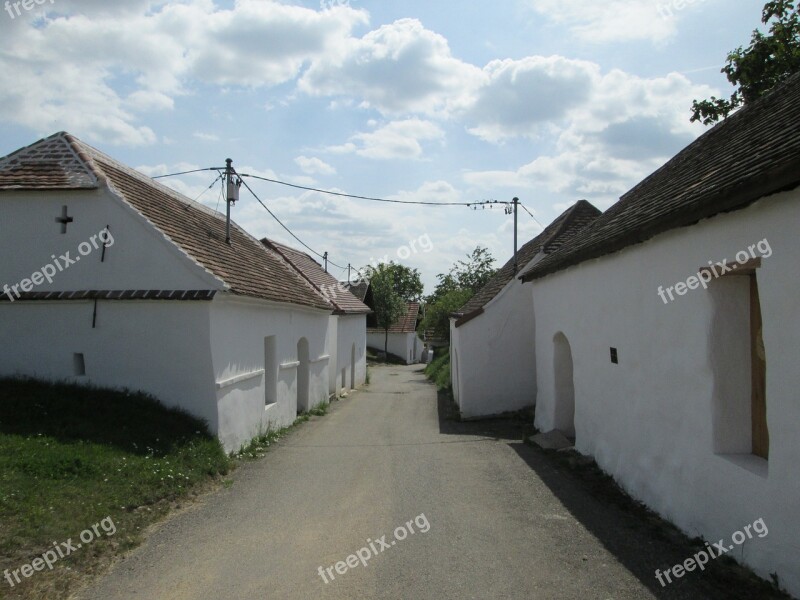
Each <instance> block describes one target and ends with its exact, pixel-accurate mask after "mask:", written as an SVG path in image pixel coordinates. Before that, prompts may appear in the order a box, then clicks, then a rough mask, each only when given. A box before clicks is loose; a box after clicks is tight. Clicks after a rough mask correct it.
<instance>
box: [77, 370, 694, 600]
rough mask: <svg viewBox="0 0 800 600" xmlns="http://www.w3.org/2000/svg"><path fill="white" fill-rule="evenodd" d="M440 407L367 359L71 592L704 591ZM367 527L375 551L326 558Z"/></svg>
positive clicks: (623, 528) (509, 446)
mask: <svg viewBox="0 0 800 600" xmlns="http://www.w3.org/2000/svg"><path fill="white" fill-rule="evenodd" d="M439 413H440V409H439V406H438V403H437V396H436V391H435V389H434V388H433V387H432V386H431V385H429V384H428V383H427V382H425V380H424V376H423V375H422V373H421V369H420V367H384V368H374V369H373V370H372V385H371V386H370V387H369V388H368V389H367V390H365V391H362V392H359V393H356V394H354V395H353V396H351V397H350V398H348V399H346V400H344V401H343V402H340V403H337V404H335V405H334V407H333V408H332V410H331V413H330V414H329V415H328V416H326V417H324V418H322V419H319V420H314V421H312V422H310V423H308V424H306V425H305V426H303V427H302V428H301V429H300V430H298V431H297V432H296V433H294V434H292V435H291V436H290V437H288V438H287V439H286V440H284V441H283V442H282V443H281V444H280V445H279V447H277V448H276V449H275V450H273V451H272V452H270V453H269V454H268V455H267V456H266V457H265V458H264V459H263V460H261V461H258V462H256V463H252V464H249V465H246V466H244V467H243V468H241V469H240V470H239V471H237V472H236V473H235V475H234V480H235V483H234V485H233V486H232V487H231V488H230V489H226V490H222V491H219V492H217V493H215V494H211V495H209V496H207V497H205V499H204V500H203V501H202V502H201V503H199V504H197V505H196V506H193V507H192V508H190V509H187V510H186V511H184V512H182V513H180V514H178V515H176V516H174V517H173V518H171V519H170V520H168V521H167V522H166V523H165V524H163V525H162V526H161V527H159V529H158V530H157V531H156V532H155V533H154V534H153V535H152V537H151V538H150V539H149V540H148V542H147V543H146V544H145V545H144V546H142V547H141V548H139V549H138V550H137V551H135V552H134V553H133V554H132V555H130V556H129V557H127V558H126V559H125V560H123V561H122V562H120V563H119V564H117V565H116V567H115V568H114V569H113V570H112V571H111V572H110V573H109V574H108V575H107V576H106V577H105V578H103V579H102V580H100V581H99V582H98V583H97V584H96V585H95V586H94V587H93V588H91V589H89V590H87V591H86V592H85V593H84V594H83V595H81V596H80V597H81V598H84V599H96V600H115V599H120V600H122V599H125V600H129V599H138V598H141V599H147V600H153V599H174V600H177V599H193V600H194V599H206V598H213V599H231V600H233V599H241V600H244V599H248V600H249V599H252V598H291V599H295V598H296V599H306V598H330V599H355V598H359V599H361V598H397V599H412V600H417V599H428V598H430V599H436V600H443V599H449V598H452V599H459V600H460V599H463V598H487V599H501V598H513V599H523V598H526V599H530V598H541V599H543V600H544V599H546V600H553V599H560V598H564V599H567V598H569V599H575V598H598V599H606V598H621V599H625V598H630V599H633V598H636V599H641V598H654V597H659V598H703V597H706V596H703V595H702V594H699V593H697V592H695V591H694V590H693V588H691V587H690V585H692V584H686V583H685V581H681V582H679V583H678V584H676V585H674V586H670V587H669V588H665V589H664V590H662V589H660V588H658V589H657V587H658V584H657V582H656V581H655V579H654V578H653V570H654V568H651V567H652V565H653V564H656V565H662V566H663V565H671V564H674V563H675V562H678V561H679V560H683V559H684V558H686V557H685V556H677V557H675V556H674V554H675V552H674V550H672V551H671V550H670V549H669V548H668V547H666V546H662V543H661V542H657V541H655V540H654V539H651V538H650V537H648V534H646V533H645V531H644V529H643V528H641V527H640V526H638V525H637V524H636V523H633V522H628V520H627V517H626V516H625V514H624V513H622V512H621V511H619V510H617V509H614V508H609V507H606V506H605V505H604V504H602V503H600V502H599V501H597V500H595V499H594V498H592V497H591V496H590V495H588V494H587V492H586V491H585V489H584V487H582V486H581V485H580V483H579V482H577V481H575V480H574V479H573V478H572V477H570V476H568V475H566V474H564V473H562V472H560V471H559V470H558V469H557V468H556V467H554V466H553V465H552V464H551V463H549V462H548V461H547V460H546V459H545V458H544V457H542V456H541V455H540V454H539V453H537V452H536V451H534V450H533V449H531V448H528V447H526V446H524V445H522V444H520V443H519V440H520V435H521V434H520V431H519V430H517V429H515V426H514V425H513V424H512V423H509V422H499V423H498V422H496V423H493V424H461V423H454V422H451V421H447V420H444V419H443V418H441V417H440V414H439ZM420 515H424V518H421V519H417V523H416V524H414V525H413V529H414V530H415V533H413V534H410V535H408V537H407V538H406V539H404V540H402V541H400V540H397V539H395V534H394V532H395V529H396V528H398V527H400V526H404V527H406V528H407V527H408V526H406V525H405V524H407V523H408V522H409V521H411V522H412V523H413V520H414V518H415V517H419V516H420ZM426 524H427V526H426ZM428 527H429V528H428ZM423 530H427V531H426V532H424V531H423ZM384 534H385V535H386V539H385V544H386V546H385V547H384V546H383V545H381V544H379V543H377V540H378V539H379V538H381V536H383V535H384ZM401 535H402V532H401ZM367 539H370V540H372V542H373V547H375V549H377V550H380V548H383V551H382V552H379V554H378V555H377V556H374V557H372V558H371V559H369V560H368V561H367V566H366V567H365V566H363V564H361V563H358V566H356V567H347V569H348V570H347V572H345V573H344V574H340V573H337V572H336V569H335V565H336V563H337V562H339V561H346V560H347V557H348V556H349V555H351V554H355V553H356V552H357V551H359V550H360V549H361V548H365V547H369V545H368V543H367ZM392 541H394V542H395V544H394V545H392V544H391V542H392ZM670 552H672V554H670ZM673 559H674V560H673ZM319 567H323V568H331V571H328V572H327V573H326V571H325V570H324V569H323V573H326V576H325V578H323V577H322V576H321V575H320V573H319ZM339 568H340V570H342V569H343V567H342V565H340V566H339ZM331 576H333V577H335V579H333V580H331V579H332V577H331ZM326 580H327V583H326ZM656 594H657V595H656Z"/></svg>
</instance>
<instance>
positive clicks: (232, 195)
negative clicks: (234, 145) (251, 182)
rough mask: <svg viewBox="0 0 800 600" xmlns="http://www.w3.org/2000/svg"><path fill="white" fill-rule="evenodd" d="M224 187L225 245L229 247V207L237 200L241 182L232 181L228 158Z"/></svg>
mask: <svg viewBox="0 0 800 600" xmlns="http://www.w3.org/2000/svg"><path fill="white" fill-rule="evenodd" d="M225 164H226V165H227V166H226V167H225V184H226V185H225V187H226V189H227V198H226V202H225V203H226V204H227V205H228V211H227V212H228V217H227V219H226V221H225V243H226V244H228V245H229V246H230V243H231V205H232V204H235V203H236V201H237V200H238V199H239V186H240V185H241V181H238V182H237V181H234V179H233V174H234V170H233V166H232V165H233V160H231V159H230V158H228V159H226V160H225Z"/></svg>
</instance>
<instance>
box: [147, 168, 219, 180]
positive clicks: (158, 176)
mask: <svg viewBox="0 0 800 600" xmlns="http://www.w3.org/2000/svg"><path fill="white" fill-rule="evenodd" d="M219 170H220V168H219V167H208V168H207V169H195V170H194V171H183V172H182V173H169V174H168V175H157V176H156V177H152V178H151V179H164V178H165V177H178V176H180V175H191V174H192V173H203V172H204V171H219Z"/></svg>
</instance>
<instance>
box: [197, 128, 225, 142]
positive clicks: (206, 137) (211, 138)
mask: <svg viewBox="0 0 800 600" xmlns="http://www.w3.org/2000/svg"><path fill="white" fill-rule="evenodd" d="M192 135H193V136H194V137H195V138H197V139H198V140H202V141H204V142H218V141H219V136H218V135H215V134H213V133H204V132H202V131H195V132H194V133H193V134H192Z"/></svg>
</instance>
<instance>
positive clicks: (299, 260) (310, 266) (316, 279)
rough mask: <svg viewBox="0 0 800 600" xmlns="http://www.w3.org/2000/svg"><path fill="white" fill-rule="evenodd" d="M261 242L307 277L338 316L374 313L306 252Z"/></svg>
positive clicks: (269, 242) (264, 240)
mask: <svg viewBox="0 0 800 600" xmlns="http://www.w3.org/2000/svg"><path fill="white" fill-rule="evenodd" d="M261 242H262V243H263V244H264V245H265V246H267V247H268V248H270V249H272V250H274V251H275V252H277V253H278V254H280V255H281V256H282V257H283V258H284V260H286V262H288V263H289V264H290V265H291V266H292V267H294V268H295V269H296V270H297V272H298V273H300V274H301V275H302V276H303V277H305V278H306V280H308V282H309V283H310V284H311V285H313V286H314V288H315V289H316V290H317V291H319V292H320V293H321V294H322V295H323V296H324V297H325V298H327V299H328V301H329V302H331V303H332V304H333V306H334V307H335V308H336V312H337V313H338V314H344V315H359V314H362V315H366V314H368V313H370V312H372V309H371V308H370V307H369V306H367V305H366V304H364V303H363V302H361V300H359V299H358V298H356V297H355V296H354V295H353V294H351V293H350V292H348V291H347V289H346V287H345V284H343V283H341V282H339V281H338V280H337V279H336V278H335V277H334V276H333V275H331V274H330V273H326V272H325V270H324V269H323V268H322V265H320V264H319V263H318V262H317V261H315V260H314V259H313V258H311V257H310V256H309V255H308V254H306V253H305V252H301V251H300V250H295V249H294V248H290V247H289V246H285V245H283V244H279V243H278V242H273V241H272V240H268V239H263V240H261Z"/></svg>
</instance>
